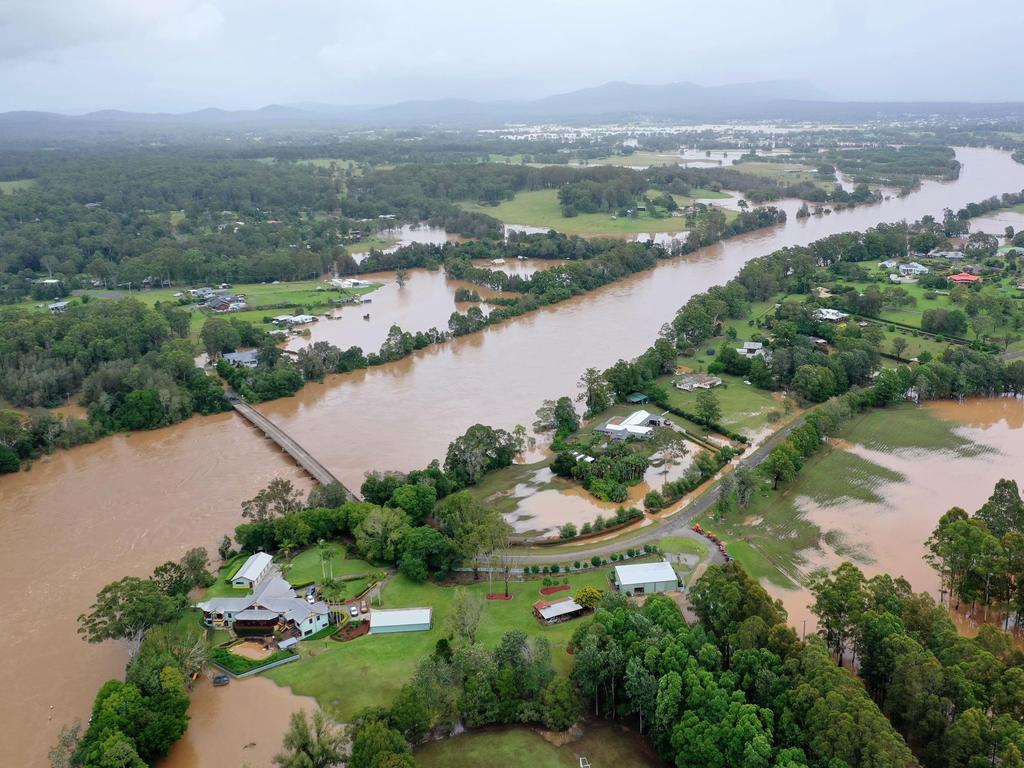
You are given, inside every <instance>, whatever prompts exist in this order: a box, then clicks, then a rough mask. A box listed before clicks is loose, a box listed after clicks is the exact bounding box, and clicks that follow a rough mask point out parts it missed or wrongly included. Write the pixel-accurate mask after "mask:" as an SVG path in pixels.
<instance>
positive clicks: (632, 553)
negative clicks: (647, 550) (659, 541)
mask: <svg viewBox="0 0 1024 768" xmlns="http://www.w3.org/2000/svg"><path fill="white" fill-rule="evenodd" d="M626 556H627V557H636V550H635V549H633V548H632V547H630V548H629V549H627V550H626Z"/></svg>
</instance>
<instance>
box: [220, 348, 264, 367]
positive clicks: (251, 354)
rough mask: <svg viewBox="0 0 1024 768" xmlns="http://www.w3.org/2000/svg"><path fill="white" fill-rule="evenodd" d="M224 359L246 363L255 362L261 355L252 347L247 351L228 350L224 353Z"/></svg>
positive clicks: (241, 363)
mask: <svg viewBox="0 0 1024 768" xmlns="http://www.w3.org/2000/svg"><path fill="white" fill-rule="evenodd" d="M224 359H225V360H227V361H228V362H229V363H238V364H240V365H244V364H245V363H255V362H256V361H257V360H258V359H259V355H258V353H257V352H256V350H255V349H250V350H246V351H245V352H228V353H226V354H225V355H224Z"/></svg>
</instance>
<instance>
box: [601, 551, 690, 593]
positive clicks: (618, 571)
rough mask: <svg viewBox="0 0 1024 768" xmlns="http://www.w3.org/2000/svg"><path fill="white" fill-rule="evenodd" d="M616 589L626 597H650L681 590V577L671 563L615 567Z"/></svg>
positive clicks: (664, 561) (663, 561)
mask: <svg viewBox="0 0 1024 768" xmlns="http://www.w3.org/2000/svg"><path fill="white" fill-rule="evenodd" d="M614 578H615V588H616V589H617V590H619V592H621V593H623V594H624V595H650V594H654V593H656V592H672V591H674V590H676V589H679V577H678V576H676V572H675V570H674V569H673V568H672V565H671V563H669V562H668V561H667V560H662V561H661V562H660V563H640V564H639V565H617V566H615V577H614Z"/></svg>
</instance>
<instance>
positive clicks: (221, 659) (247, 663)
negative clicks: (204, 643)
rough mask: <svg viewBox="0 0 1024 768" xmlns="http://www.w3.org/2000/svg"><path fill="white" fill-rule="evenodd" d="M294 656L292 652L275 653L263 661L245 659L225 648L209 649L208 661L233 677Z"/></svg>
mask: <svg viewBox="0 0 1024 768" xmlns="http://www.w3.org/2000/svg"><path fill="white" fill-rule="evenodd" d="M294 655H295V653H294V652H293V651H275V652H274V653H272V654H270V655H269V656H267V658H265V659H247V658H245V657H244V656H239V655H237V654H234V653H232V652H231V651H229V650H228V649H227V648H212V649H210V661H212V662H213V663H214V664H216V665H218V666H220V667H224V669H226V670H228V672H231V673H232V674H234V675H244V674H245V673H246V672H252V671H253V670H254V669H259V668H260V667H265V666H267V665H268V664H273V663H274V662H276V661H281V660H282V659H287V658H288V657H289V656H294Z"/></svg>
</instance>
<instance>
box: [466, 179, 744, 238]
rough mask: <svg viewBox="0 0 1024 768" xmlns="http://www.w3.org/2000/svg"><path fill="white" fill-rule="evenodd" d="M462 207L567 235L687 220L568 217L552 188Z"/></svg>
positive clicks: (678, 226)
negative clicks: (495, 203) (498, 201)
mask: <svg viewBox="0 0 1024 768" xmlns="http://www.w3.org/2000/svg"><path fill="white" fill-rule="evenodd" d="M461 205H462V207H463V208H464V209H466V210H467V211H476V212H478V213H485V214H487V215H488V216H493V217H494V218H496V219H499V220H500V221H503V222H505V223H506V224H522V225H525V226H530V227H542V228H545V229H554V230H557V231H559V232H564V233H566V234H569V235H635V234H643V233H646V232H651V233H654V232H683V231H685V230H686V221H685V219H683V218H681V217H678V216H674V217H673V216H669V217H666V218H662V219H655V218H652V217H651V216H650V215H649V214H647V213H645V212H641V213H639V214H637V215H636V216H629V217H623V216H619V217H615V218H613V217H612V215H611V214H609V213H581V214H580V215H578V216H571V217H568V218H567V217H565V216H563V215H562V209H561V206H560V205H559V203H558V191H557V190H554V189H540V190H536V191H534V192H520V193H519V194H518V195H516V196H515V197H514V198H513V199H512V200H506V201H505V202H503V203H501V204H499V205H495V206H488V205H478V204H477V203H462V204H461ZM736 215H737V214H736V213H735V212H734V211H726V216H727V217H730V218H733V217H735V216H736Z"/></svg>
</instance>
